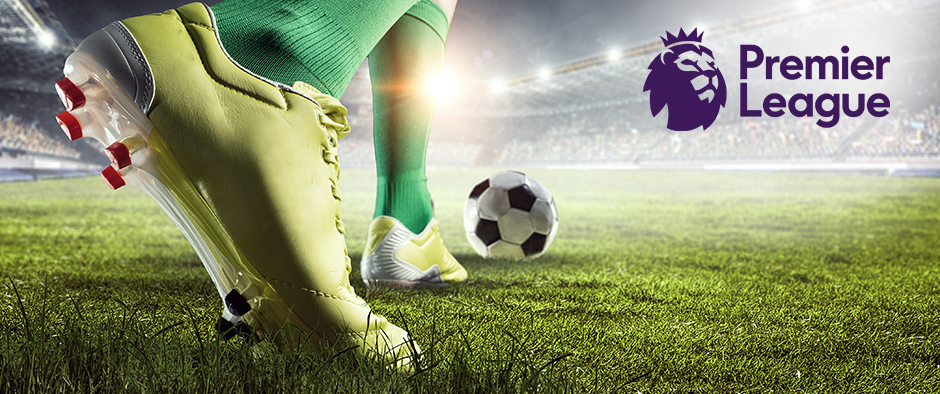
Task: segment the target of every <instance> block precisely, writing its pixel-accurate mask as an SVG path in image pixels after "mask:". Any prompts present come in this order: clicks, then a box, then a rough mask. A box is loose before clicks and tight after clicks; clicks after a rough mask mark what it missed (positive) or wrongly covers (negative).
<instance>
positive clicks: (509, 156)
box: [340, 103, 940, 167]
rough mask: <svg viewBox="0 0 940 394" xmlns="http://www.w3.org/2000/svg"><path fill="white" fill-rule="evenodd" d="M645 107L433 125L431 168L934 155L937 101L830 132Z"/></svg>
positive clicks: (356, 160) (351, 157)
mask: <svg viewBox="0 0 940 394" xmlns="http://www.w3.org/2000/svg"><path fill="white" fill-rule="evenodd" d="M645 105H646V104H644V103H633V104H626V105H621V106H617V107H605V108H595V109H592V110H586V111H580V112H574V113H566V114H556V115H550V116H528V117H518V118H481V119H473V120H467V119H463V120H445V121H441V123H439V124H437V125H438V127H439V128H445V129H447V130H439V131H444V132H449V134H450V135H451V136H452V137H450V138H449V139H445V140H444V141H437V142H435V136H434V133H436V132H438V131H434V132H432V141H431V143H429V146H428V165H430V166H471V165H508V164H534V165H538V164H585V163H631V162H643V161H693V160H694V161H716V160H789V159H832V158H857V159H867V158H898V157H940V111H938V109H937V108H936V106H930V107H928V108H925V109H923V110H921V111H917V112H908V111H906V110H901V109H899V110H894V111H892V113H891V114H890V115H888V116H886V117H883V118H872V117H870V116H863V117H858V118H843V119H842V120H841V121H840V122H839V123H838V124H837V125H836V126H835V127H832V128H823V127H819V126H817V125H816V124H815V121H816V119H814V118H796V117H790V116H784V117H780V118H769V117H762V118H739V117H736V116H723V117H722V118H719V120H718V122H716V123H715V124H713V125H712V126H711V127H709V128H708V129H707V130H702V129H697V130H690V131H683V132H674V131H670V130H666V129H664V128H663V127H662V125H656V124H654V123H655V122H653V121H651V120H652V119H653V118H652V117H650V116H648V111H649V110H648V108H645ZM640 106H643V107H642V108H641V107H640ZM726 112H730V111H726ZM637 113H641V114H643V115H644V116H636V115H635V114H637ZM719 122H720V123H719ZM360 131H361V130H360ZM365 132H369V131H365ZM455 135H456V136H459V137H453V136H455ZM340 149H341V150H340V157H341V161H342V163H343V164H344V165H349V166H357V167H358V166H365V167H371V166H374V164H375V161H374V158H373V148H372V141H371V140H366V139H355V138H348V139H347V140H344V141H343V144H341V148H340Z"/></svg>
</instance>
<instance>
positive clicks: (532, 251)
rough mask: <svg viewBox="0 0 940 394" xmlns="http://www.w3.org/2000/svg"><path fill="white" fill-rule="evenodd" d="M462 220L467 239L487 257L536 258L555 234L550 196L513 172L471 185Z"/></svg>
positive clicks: (552, 203) (534, 181)
mask: <svg viewBox="0 0 940 394" xmlns="http://www.w3.org/2000/svg"><path fill="white" fill-rule="evenodd" d="M463 217H464V220H463V222H464V228H465V230H466V231H467V240H468V241H469V242H470V245H471V246H473V250H475V251H476V252H477V253H479V254H480V255H481V256H483V257H487V258H507V259H516V260H518V259H523V258H527V257H537V256H539V255H541V254H542V253H544V252H545V250H546V249H548V246H549V245H551V243H552V240H553V239H554V238H555V233H556V232H557V231H558V210H557V209H556V208H555V199H554V198H553V197H552V195H551V193H549V192H548V189H546V188H545V186H542V184H541V183H539V182H538V181H536V180H535V179H532V178H531V177H529V176H526V175H525V174H523V173H521V172H517V171H503V172H500V173H498V174H496V175H493V176H491V177H489V178H487V179H485V180H484V181H483V182H480V183H478V184H477V185H476V186H474V187H473V190H472V191H471V192H470V197H469V198H468V199H467V204H466V205H465V206H464V216H463Z"/></svg>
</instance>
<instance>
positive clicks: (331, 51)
mask: <svg viewBox="0 0 940 394" xmlns="http://www.w3.org/2000/svg"><path fill="white" fill-rule="evenodd" d="M415 1H416V0H318V1H304V0H281V1H271V0H225V1H223V2H221V3H218V4H216V5H214V6H212V7H211V8H212V12H213V13H214V14H215V19H216V25H217V26H218V29H219V37H220V38H221V40H222V45H223V46H224V47H225V50H226V51H227V52H228V53H229V55H230V56H232V58H233V59H235V61H237V62H238V63H239V64H241V65H242V66H244V67H245V68H247V69H249V70H251V71H252V72H254V73H256V74H258V75H261V76H263V77H265V78H268V79H270V80H273V81H276V82H280V83H283V84H285V85H293V84H294V82H295V81H303V82H306V83H308V84H310V85H312V86H313V87H315V88H317V89H318V90H320V91H321V92H323V93H326V94H329V95H331V96H333V97H340V96H342V95H343V91H345V90H346V87H347V86H348V85H349V81H350V80H352V76H353V74H354V73H355V72H356V69H357V68H359V65H360V64H362V60H363V59H365V57H366V55H367V54H368V53H369V51H371V50H372V48H373V47H374V46H375V44H376V43H378V42H379V40H380V39H381V38H382V36H384V35H385V33H386V31H388V29H389V28H390V27H391V26H392V25H393V24H395V22H396V21H397V20H398V19H399V18H400V17H401V16H402V14H404V13H405V11H407V10H408V8H409V7H411V6H412V5H414V3H415Z"/></svg>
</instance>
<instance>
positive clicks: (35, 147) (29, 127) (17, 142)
mask: <svg viewBox="0 0 940 394" xmlns="http://www.w3.org/2000/svg"><path fill="white" fill-rule="evenodd" d="M22 154H41V155H47V156H55V157H59V158H68V159H78V158H79V157H80V156H81V155H80V154H79V152H77V151H75V150H74V149H71V148H69V147H67V146H65V144H62V143H60V142H59V141H56V140H54V139H52V138H50V137H48V136H47V135H46V134H45V133H43V132H42V131H40V130H39V128H37V126H36V124H27V123H26V122H24V121H23V120H21V119H20V118H19V117H16V116H14V115H6V116H3V115H2V114H0V155H3V156H18V155H22Z"/></svg>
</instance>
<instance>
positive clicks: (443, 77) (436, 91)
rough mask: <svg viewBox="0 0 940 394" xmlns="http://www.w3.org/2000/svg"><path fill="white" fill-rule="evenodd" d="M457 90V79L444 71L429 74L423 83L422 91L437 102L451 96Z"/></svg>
mask: <svg viewBox="0 0 940 394" xmlns="http://www.w3.org/2000/svg"><path fill="white" fill-rule="evenodd" d="M457 90H458V88H457V81H456V80H455V79H454V77H453V76H452V75H451V74H450V73H448V72H446V71H441V72H439V73H437V74H435V75H432V76H430V77H429V78H428V79H427V81H426V83H425V85H424V92H425V93H426V94H427V95H428V96H430V97H432V98H434V100H435V101H437V102H439V103H440V102H444V101H447V100H448V99H449V98H451V97H453V96H454V94H456V93H457Z"/></svg>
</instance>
